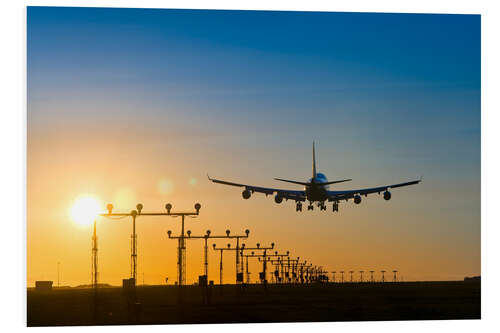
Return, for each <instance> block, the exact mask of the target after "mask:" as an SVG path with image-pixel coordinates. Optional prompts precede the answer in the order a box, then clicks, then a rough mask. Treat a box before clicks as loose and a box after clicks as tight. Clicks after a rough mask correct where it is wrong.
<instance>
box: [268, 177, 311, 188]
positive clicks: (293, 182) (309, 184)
mask: <svg viewBox="0 0 500 333" xmlns="http://www.w3.org/2000/svg"><path fill="white" fill-rule="evenodd" d="M274 179H275V180H279V181H280V182H287V183H292V184H297V185H304V186H311V183H305V182H298V181H296V180H288V179H281V178H274Z"/></svg>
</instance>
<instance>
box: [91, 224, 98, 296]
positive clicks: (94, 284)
mask: <svg viewBox="0 0 500 333" xmlns="http://www.w3.org/2000/svg"><path fill="white" fill-rule="evenodd" d="M97 276H98V273H97V232H96V221H95V220H94V233H93V235H92V277H91V279H92V288H94V289H97Z"/></svg>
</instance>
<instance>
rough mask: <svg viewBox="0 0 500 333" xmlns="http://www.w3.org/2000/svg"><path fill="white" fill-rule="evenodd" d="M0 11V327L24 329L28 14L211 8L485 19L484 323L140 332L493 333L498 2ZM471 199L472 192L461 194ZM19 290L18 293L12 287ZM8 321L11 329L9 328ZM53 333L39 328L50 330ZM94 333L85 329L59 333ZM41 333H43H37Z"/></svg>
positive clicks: (311, 1)
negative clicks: (352, 332)
mask: <svg viewBox="0 0 500 333" xmlns="http://www.w3.org/2000/svg"><path fill="white" fill-rule="evenodd" d="M2 5H3V6H2V9H1V10H0V22H1V24H2V28H1V29H0V42H1V43H2V53H1V59H2V61H1V62H0V66H1V67H0V71H1V73H2V79H1V80H2V81H1V82H2V83H1V90H0V91H1V92H2V94H1V96H2V104H1V106H2V115H3V117H2V120H3V122H2V130H1V131H0V133H1V141H0V142H1V143H2V159H1V160H2V162H1V163H0V165H1V168H2V169H1V171H2V172H1V175H2V176H3V177H2V191H0V193H1V201H0V202H1V203H2V204H3V205H2V208H3V214H2V222H3V226H2V227H3V228H2V235H1V237H2V240H1V242H0V244H2V245H1V246H2V248H1V251H2V252H1V260H2V261H1V270H0V271H1V276H2V277H1V278H2V284H1V285H2V287H3V290H2V295H7V297H5V296H4V297H2V298H1V300H2V301H1V302H0V304H1V305H0V307H1V310H0V313H1V318H2V327H7V328H14V327H16V328H23V327H24V326H25V321H26V300H25V295H26V291H25V286H26V238H25V235H26V225H25V223H26V221H25V220H26V214H25V211H26V210H25V202H26V197H25V196H26V190H25V189H26V177H25V175H26V169H25V166H26V91H25V85H26V79H25V77H26V70H25V68H26V62H25V59H26V53H25V52H26V47H25V45H26V37H25V36H26V28H25V25H26V21H25V13H26V12H25V6H26V5H34V6H86V7H92V6H93V7H136V8H138V7H142V8H200V9H201V8H207V9H208V8H211V9H254V10H255V9H261V10H262V9H264V10H304V11H351V12H353V11H357V12H404V13H415V12H418V13H463V14H467V13H469V14H470V13H473V14H481V15H482V56H481V61H482V70H481V72H482V119H481V123H482V166H481V169H482V178H481V184H482V191H481V196H482V201H481V215H482V228H481V236H482V243H481V252H482V278H483V280H482V281H483V282H482V283H483V284H482V316H483V319H482V320H481V321H420V322H417V321H411V322H378V323H377V322H358V323H320V324H314V323H310V324H265V325H264V324H261V325H238V326H237V327H235V326H234V325H204V326H203V327H202V326H199V325H196V326H193V325H184V326H167V327H166V326H141V327H140V329H141V330H152V331H160V330H161V331H164V330H165V329H168V330H174V331H194V330H196V329H203V330H206V331H208V332H225V331H228V332H229V331H234V330H235V329H237V330H238V331H240V332H246V331H249V330H265V331H267V330H283V329H286V330H288V331H290V332H299V331H300V332H303V331H304V330H307V329H316V330H325V329H326V330H332V329H335V330H344V329H345V330H352V329H356V330H366V331H369V332H370V333H377V332H384V333H385V332H401V331H404V332H421V331H424V330H425V331H437V332H442V331H445V330H446V331H454V332H456V331H458V332H462V331H464V332H465V331H467V332H470V331H471V330H477V329H480V330H481V331H493V330H494V327H496V326H499V325H498V319H497V317H498V316H497V313H498V310H497V308H498V304H497V300H498V298H499V296H500V294H499V288H498V281H499V277H500V276H499V269H498V264H497V263H498V253H499V252H500V249H499V246H498V243H499V242H498V241H497V238H498V237H500V232H499V226H498V225H499V222H500V219H498V212H497V210H496V207H495V203H496V201H497V199H498V196H497V195H496V193H495V189H498V188H500V182H499V177H498V172H499V170H500V163H499V158H498V153H496V151H498V145H497V144H496V143H497V141H498V140H500V136H499V135H498V133H499V132H500V131H499V130H498V126H499V121H498V120H499V117H500V115H499V114H498V111H499V110H500V108H499V103H498V98H495V97H497V96H498V95H499V85H498V77H499V74H500V73H499V64H498V62H499V59H500V53H499V46H498V44H499V43H498V38H499V37H498V35H499V34H498V32H499V31H500V27H499V23H498V22H499V21H500V16H499V10H498V5H497V1H479V0H476V1H470V0H468V1H457V0H455V1H453V0H446V1H444V0H440V1H436V0H419V1H404V2H403V1H398V0H391V1H390V0H377V1H370V0H364V1H361V0H350V1H335V2H332V1H319V0H308V1H290V0H289V1H272V2H270V1H269V0H267V1H260V0H254V1H248V0H247V1H236V0H233V1H216V0H211V1H209V2H208V1H190V0H183V1H151V0H142V1H138V0H121V1H109V0H103V1H98V0H94V1H70V0H67V1H61V0H59V1H35V0H33V1H3V2H2ZM463 191H464V195H467V189H463ZM13 286H15V287H13ZM5 320H7V322H5ZM53 329H54V328H46V329H43V328H40V330H53ZM68 329H74V330H75V329H76V330H80V329H89V327H87V328H60V329H58V330H68ZM91 329H92V330H98V331H100V330H106V331H118V330H120V331H123V330H125V331H132V330H136V329H137V327H133V326H115V327H97V328H96V327H93V328H91ZM37 330H38V329H37Z"/></svg>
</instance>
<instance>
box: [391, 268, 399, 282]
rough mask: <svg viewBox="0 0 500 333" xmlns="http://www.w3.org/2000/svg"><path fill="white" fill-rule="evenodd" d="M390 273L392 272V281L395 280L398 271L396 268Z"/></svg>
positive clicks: (396, 279)
mask: <svg viewBox="0 0 500 333" xmlns="http://www.w3.org/2000/svg"><path fill="white" fill-rule="evenodd" d="M392 273H393V274H394V275H393V276H392V282H397V281H398V276H397V274H398V271H397V270H393V271H392Z"/></svg>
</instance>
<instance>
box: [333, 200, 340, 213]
mask: <svg viewBox="0 0 500 333" xmlns="http://www.w3.org/2000/svg"><path fill="white" fill-rule="evenodd" d="M332 211H333V212H338V211H339V204H338V203H337V202H334V203H333V205H332Z"/></svg>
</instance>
